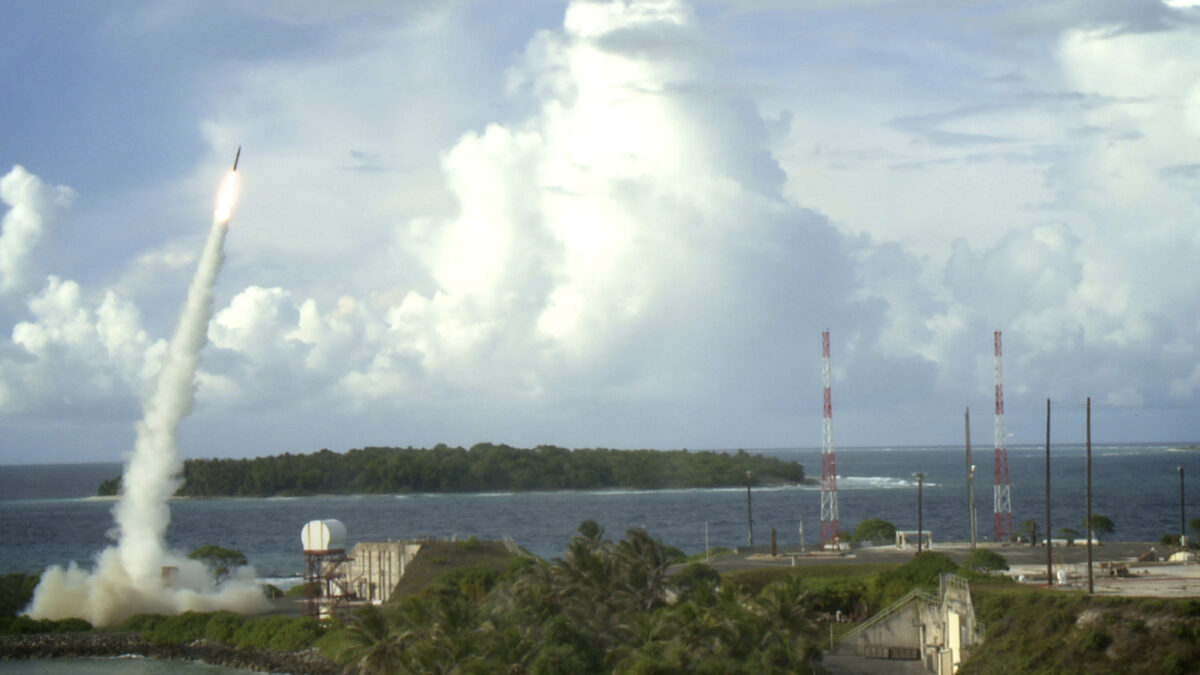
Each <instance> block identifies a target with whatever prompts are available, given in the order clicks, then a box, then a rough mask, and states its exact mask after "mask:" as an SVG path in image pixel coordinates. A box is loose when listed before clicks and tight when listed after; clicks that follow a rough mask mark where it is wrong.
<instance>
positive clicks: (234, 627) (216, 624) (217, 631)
mask: <svg viewBox="0 0 1200 675" xmlns="http://www.w3.org/2000/svg"><path fill="white" fill-rule="evenodd" d="M245 623H246V617H244V616H242V615H241V614H236V613H234V612H227V611H221V612H213V613H212V615H210V616H209V617H208V625H206V626H205V627H204V639H206V640H212V641H213V642H223V643H225V644H233V641H234V636H236V635H237V633H238V631H239V630H241V629H242V625H243V624H245Z"/></svg>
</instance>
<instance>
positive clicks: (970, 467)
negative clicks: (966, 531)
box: [965, 408, 975, 551]
mask: <svg viewBox="0 0 1200 675" xmlns="http://www.w3.org/2000/svg"><path fill="white" fill-rule="evenodd" d="M965 417H966V428H967V526H968V527H969V528H970V529H971V550H972V551H974V550H975V465H974V464H972V463H971V409H970V408H967V414H966V416H965Z"/></svg>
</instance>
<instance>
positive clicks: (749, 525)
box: [746, 471, 754, 552]
mask: <svg viewBox="0 0 1200 675" xmlns="http://www.w3.org/2000/svg"><path fill="white" fill-rule="evenodd" d="M746 531H747V538H748V539H749V540H750V550H751V552H753V550H754V517H753V515H752V514H751V511H750V472H749V471H747V472H746Z"/></svg>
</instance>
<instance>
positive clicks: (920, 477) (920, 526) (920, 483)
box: [913, 471, 925, 555]
mask: <svg viewBox="0 0 1200 675" xmlns="http://www.w3.org/2000/svg"><path fill="white" fill-rule="evenodd" d="M913 478H916V479H917V555H921V538H922V536H921V535H922V533H923V532H924V529H925V528H924V523H923V522H922V520H921V516H922V514H921V490H922V489H923V488H924V486H925V474H923V473H921V472H920V471H918V472H917V473H914V474H913Z"/></svg>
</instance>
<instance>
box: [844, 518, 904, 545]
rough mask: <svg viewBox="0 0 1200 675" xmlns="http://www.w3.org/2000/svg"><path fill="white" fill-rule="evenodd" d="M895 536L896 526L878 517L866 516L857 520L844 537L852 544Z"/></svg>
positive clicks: (889, 538) (889, 539)
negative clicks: (851, 530) (864, 518)
mask: <svg viewBox="0 0 1200 675" xmlns="http://www.w3.org/2000/svg"><path fill="white" fill-rule="evenodd" d="M895 538H896V526H895V525H893V524H891V523H889V522H888V521H886V520H881V519H879V518H867V519H866V520H862V521H859V523H858V524H857V525H855V526H854V531H853V532H851V533H850V534H849V535H848V536H846V539H847V540H849V541H850V543H852V544H853V543H858V542H863V541H874V540H880V539H882V540H887V541H891V540H894V539H895Z"/></svg>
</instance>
